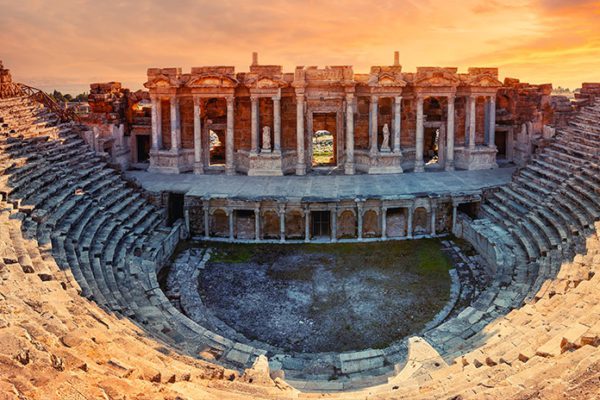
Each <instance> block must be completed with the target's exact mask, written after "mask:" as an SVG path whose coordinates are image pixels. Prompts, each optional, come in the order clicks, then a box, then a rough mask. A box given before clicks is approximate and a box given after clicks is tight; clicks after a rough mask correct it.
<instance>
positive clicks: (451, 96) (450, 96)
mask: <svg viewBox="0 0 600 400" xmlns="http://www.w3.org/2000/svg"><path fill="white" fill-rule="evenodd" d="M446 97H447V98H448V102H453V103H454V100H456V95H455V94H454V93H453V94H449V95H448V96H446Z"/></svg>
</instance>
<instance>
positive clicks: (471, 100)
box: [469, 96, 477, 150]
mask: <svg viewBox="0 0 600 400" xmlns="http://www.w3.org/2000/svg"><path fill="white" fill-rule="evenodd" d="M476 105H477V97H476V96H470V97H469V149H470V150H475V127H476V125H475V119H476V109H475V107H476Z"/></svg>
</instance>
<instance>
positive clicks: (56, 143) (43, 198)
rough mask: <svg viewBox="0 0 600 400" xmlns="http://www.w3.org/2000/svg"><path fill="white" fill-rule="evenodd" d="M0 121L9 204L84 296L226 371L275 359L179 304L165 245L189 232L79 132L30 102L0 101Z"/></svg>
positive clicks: (24, 230)
mask: <svg viewBox="0 0 600 400" xmlns="http://www.w3.org/2000/svg"><path fill="white" fill-rule="evenodd" d="M0 118H1V119H0V121H1V124H0V163H1V164H0V172H1V173H2V183H3V184H2V188H1V189H0V194H1V195H2V200H3V201H4V203H6V204H8V205H10V206H11V207H13V211H12V212H11V213H12V214H13V216H14V217H15V218H17V219H18V220H19V221H21V225H22V233H23V235H24V237H25V238H26V239H27V240H33V241H36V242H37V245H38V247H39V249H40V251H43V252H44V254H46V256H47V257H53V258H54V259H55V260H56V263H57V264H58V266H59V267H60V268H61V269H62V270H64V271H66V272H67V273H68V274H72V276H73V277H74V279H72V280H70V282H71V284H73V285H74V286H75V287H77V288H78V290H79V291H80V293H81V295H82V296H84V297H86V298H88V299H90V300H93V301H94V302H95V303H97V304H98V305H99V306H100V307H102V308H103V309H104V310H106V311H108V312H112V313H115V314H116V315H117V316H119V317H122V316H124V317H128V318H131V319H132V320H133V321H135V322H136V323H137V324H138V325H139V326H140V327H143V328H144V329H145V330H146V331H148V332H149V333H150V334H152V335H153V336H154V337H155V338H157V339H159V340H162V341H164V342H165V343H168V344H170V345H173V346H175V347H177V348H179V349H180V350H182V351H185V352H187V353H191V354H199V353H202V354H205V355H207V356H209V357H211V359H212V360H213V361H219V362H221V363H222V364H224V365H228V366H231V367H236V368H244V367H249V366H251V365H252V363H253V362H254V360H255V358H256V356H258V355H260V354H263V353H265V351H260V350H257V349H254V348H252V347H250V346H246V345H241V344H240V343H235V342H233V341H231V340H228V339H226V338H224V337H222V336H220V335H216V334H214V333H212V332H211V331H209V330H207V329H205V328H203V327H201V326H199V325H197V324H196V323H194V322H192V321H191V320H189V319H188V318H186V317H184V316H183V315H182V314H181V313H179V312H178V311H177V310H175V309H174V308H173V307H172V306H171V304H170V303H169V301H168V300H167V299H166V297H165V296H164V294H163V293H162V291H161V290H160V288H159V285H158V283H157V280H156V270H157V266H158V265H160V264H161V263H162V261H163V258H164V257H165V256H166V257H169V256H170V251H166V252H165V251H164V249H163V246H164V243H165V241H167V240H168V237H169V236H170V235H171V236H173V235H175V240H174V244H176V243H177V241H178V239H179V236H178V235H179V229H180V226H177V227H176V228H173V229H172V228H168V227H165V226H164V219H165V218H164V212H163V210H159V209H157V208H156V207H154V206H153V205H151V204H150V203H149V202H148V201H146V199H145V198H144V193H143V192H142V191H141V190H140V189H139V188H137V187H134V186H133V185H131V184H130V183H128V182H126V181H124V180H123V179H122V178H121V176H120V175H119V173H117V172H116V171H115V170H114V169H112V168H110V167H109V166H108V165H107V163H106V162H105V161H104V160H103V159H102V158H101V157H98V156H96V154H95V153H94V152H93V151H91V150H90V149H89V148H88V147H87V146H86V145H85V143H84V141H83V140H82V139H81V137H80V135H79V132H78V129H79V128H78V127H77V126H75V125H74V124H72V123H66V124H64V123H63V124H60V123H59V119H58V118H55V117H53V114H52V113H48V112H47V111H46V109H45V108H44V107H43V106H42V105H39V104H37V103H35V102H33V101H31V100H30V99H29V98H27V97H22V98H13V99H9V100H3V101H0ZM159 254H161V255H162V258H161V256H160V255H159ZM25 265H26V266H27V268H29V269H31V268H33V267H32V266H31V262H27V263H26V264H25ZM30 267H31V268H30ZM34 271H35V269H34ZM36 272H37V271H36ZM40 273H41V272H40Z"/></svg>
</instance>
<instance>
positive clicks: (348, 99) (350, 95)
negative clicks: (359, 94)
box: [346, 93, 354, 101]
mask: <svg viewBox="0 0 600 400" xmlns="http://www.w3.org/2000/svg"><path fill="white" fill-rule="evenodd" d="M352 100H354V93H346V101H352Z"/></svg>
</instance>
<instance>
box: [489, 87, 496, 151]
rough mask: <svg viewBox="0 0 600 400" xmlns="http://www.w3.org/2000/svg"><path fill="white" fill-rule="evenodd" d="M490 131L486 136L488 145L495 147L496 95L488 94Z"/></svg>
mask: <svg viewBox="0 0 600 400" xmlns="http://www.w3.org/2000/svg"><path fill="white" fill-rule="evenodd" d="M489 129H490V131H489V136H488V146H489V147H490V148H492V149H495V148H496V96H495V95H494V96H490V128H489Z"/></svg>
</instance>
